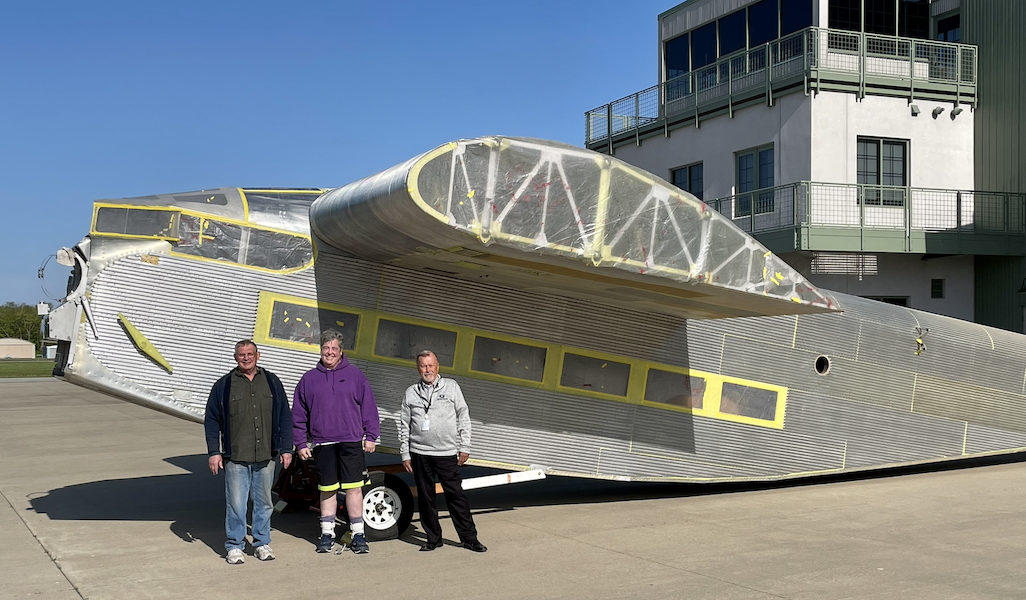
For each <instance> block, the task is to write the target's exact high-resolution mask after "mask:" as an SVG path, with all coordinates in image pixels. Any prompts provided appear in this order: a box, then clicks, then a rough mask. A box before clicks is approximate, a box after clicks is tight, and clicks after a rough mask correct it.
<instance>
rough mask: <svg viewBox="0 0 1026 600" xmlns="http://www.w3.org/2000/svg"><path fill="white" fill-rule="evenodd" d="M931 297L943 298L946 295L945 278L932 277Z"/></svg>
mask: <svg viewBox="0 0 1026 600" xmlns="http://www.w3.org/2000/svg"><path fill="white" fill-rule="evenodd" d="M930 297H931V298H943V297H944V280H943V279H931V280H930Z"/></svg>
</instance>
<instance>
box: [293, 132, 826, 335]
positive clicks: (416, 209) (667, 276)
mask: <svg viewBox="0 0 1026 600" xmlns="http://www.w3.org/2000/svg"><path fill="white" fill-rule="evenodd" d="M310 224H311V229H312V231H313V232H314V234H315V236H316V238H317V241H318V242H319V243H325V244H328V245H330V246H332V247H334V248H336V249H337V250H340V251H342V252H343V253H345V254H348V255H352V256H355V257H358V258H363V259H367V260H372V261H377V262H392V263H394V264H397V265H398V266H403V267H408V268H413V269H418V270H426V271H428V272H440V273H444V274H446V275H450V276H456V277H461V278H465V279H473V280H475V281H482V280H484V281H486V282H487V283H491V284H495V285H499V286H506V287H514V288H519V289H526V290H537V291H544V292H547V293H556V294H560V295H563V296H570V297H580V298H589V299H599V300H601V301H603V302H607V303H610V304H614V305H623V306H630V307H635V308H647V309H650V310H655V311H658V312H662V313H666V314H673V315H677V316H683V317H685V318H697V319H712V318H726V317H740V316H758V315H783V314H809V313H820V312H832V311H837V310H840V307H838V306H837V305H836V301H835V300H834V298H833V297H832V296H829V295H827V294H824V293H822V292H820V291H819V290H818V289H816V287H815V286H813V285H812V284H811V283H809V282H808V281H807V280H806V279H805V278H804V277H803V276H802V275H801V274H799V273H798V272H797V271H795V270H794V269H793V268H791V267H790V266H788V265H787V264H786V263H785V262H784V261H782V260H781V259H779V258H778V257H777V256H775V255H774V254H773V253H771V252H770V251H769V250H767V249H766V248H765V247H764V246H763V245H762V244H760V243H759V242H758V241H756V240H755V239H754V238H753V237H751V236H750V235H748V234H747V233H745V232H744V231H742V230H741V229H740V228H738V227H737V226H736V225H735V224H734V223H733V222H731V221H730V220H729V219H727V218H725V217H724V216H723V215H721V214H719V213H718V212H716V211H714V210H712V209H711V208H709V207H708V206H707V205H706V204H705V203H703V202H702V201H701V200H698V199H697V198H695V197H694V196H692V195H690V194H688V193H687V192H684V191H682V190H680V189H678V188H676V187H674V186H672V185H670V184H669V183H667V182H665V181H663V180H662V179H659V178H658V177H655V176H654V175H652V174H650V173H648V172H646V171H643V170H641V169H638V168H635V167H633V166H630V165H628V164H626V163H624V162H622V161H620V160H617V159H616V158H613V157H610V156H606V155H603V154H599V153H596V152H591V151H589V150H584V149H580V148H575V147H573V146H569V145H565V144H559V143H556V142H548V141H543V140H534V139H523V138H509V137H486V138H478V139H472V140H461V141H458V142H451V143H449V144H446V145H444V146H441V147H439V148H436V149H435V150H432V151H430V152H427V153H425V154H423V155H421V156H418V157H416V158H413V159H411V160H409V161H407V162H405V163H403V164H401V165H397V166H395V167H392V168H391V169H388V170H386V171H383V172H381V173H379V174H377V175H374V176H371V177H368V178H366V179H363V180H360V181H357V182H355V183H352V184H349V185H347V186H344V187H341V188H338V189H335V190H332V191H330V192H327V193H326V194H324V195H323V196H321V197H320V198H319V199H318V200H317V201H316V202H314V204H313V206H312V207H311V210H310Z"/></svg>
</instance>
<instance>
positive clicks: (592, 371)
mask: <svg viewBox="0 0 1026 600" xmlns="http://www.w3.org/2000/svg"><path fill="white" fill-rule="evenodd" d="M630 375H631V366H630V365H629V364H627V363H620V362H613V361H610V360H606V359H604V358H592V357H590V356H582V355H580V354H572V353H570V352H567V353H566V354H565V355H564V356H563V372H562V373H561V374H560V377H559V385H561V386H563V387H569V388H576V389H579V390H586V391H589V392H600V393H603V394H611V395H613V396H621V397H626V396H627V384H628V382H629V381H630Z"/></svg>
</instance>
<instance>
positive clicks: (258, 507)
mask: <svg viewBox="0 0 1026 600" xmlns="http://www.w3.org/2000/svg"><path fill="white" fill-rule="evenodd" d="M259 359H260V352H259V351H257V346H256V344H255V343H253V341H252V340H242V341H241V342H239V343H237V344H235V362H237V363H238V365H239V366H238V367H236V368H234V369H232V370H231V371H230V372H229V373H228V374H227V375H225V376H224V377H222V378H220V379H218V380H217V383H215V384H214V387H213V388H211V390H210V397H209V398H208V399H207V412H206V416H205V417H204V418H203V427H204V429H205V430H206V437H207V455H208V458H207V466H208V467H210V472H211V473H213V474H214V475H217V473H218V471H220V470H221V469H224V472H225V478H224V490H225V500H226V502H225V503H226V510H225V517H224V530H225V534H226V535H227V537H228V539H227V541H226V542H225V543H224V547H225V549H226V550H227V551H228V554H227V557H226V560H227V561H228V564H232V565H238V564H242V563H243V562H245V555H244V554H243V552H242V550H243V548H245V546H246V509H247V503H248V500H249V499H250V498H252V500H253V555H254V556H256V557H257V559H258V560H274V552H273V551H272V550H271V546H270V543H271V513H272V512H274V507H273V506H272V505H271V483H272V482H273V480H274V459H275V457H280V459H281V464H282V466H283V467H285V468H288V466H289V463H290V462H292V413H291V412H290V411H289V403H288V398H287V397H286V396H285V388H284V387H282V385H281V380H280V379H278V377H277V376H276V375H275V374H274V373H271V372H270V371H268V370H266V369H262V368H260V367H258V366H257V360H259Z"/></svg>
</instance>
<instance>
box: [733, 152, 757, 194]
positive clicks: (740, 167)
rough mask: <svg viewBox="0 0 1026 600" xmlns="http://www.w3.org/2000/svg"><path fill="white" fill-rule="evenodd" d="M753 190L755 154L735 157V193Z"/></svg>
mask: <svg viewBox="0 0 1026 600" xmlns="http://www.w3.org/2000/svg"><path fill="white" fill-rule="evenodd" d="M753 189H755V154H740V155H738V157H737V191H739V192H748V191H751V190H753Z"/></svg>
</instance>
